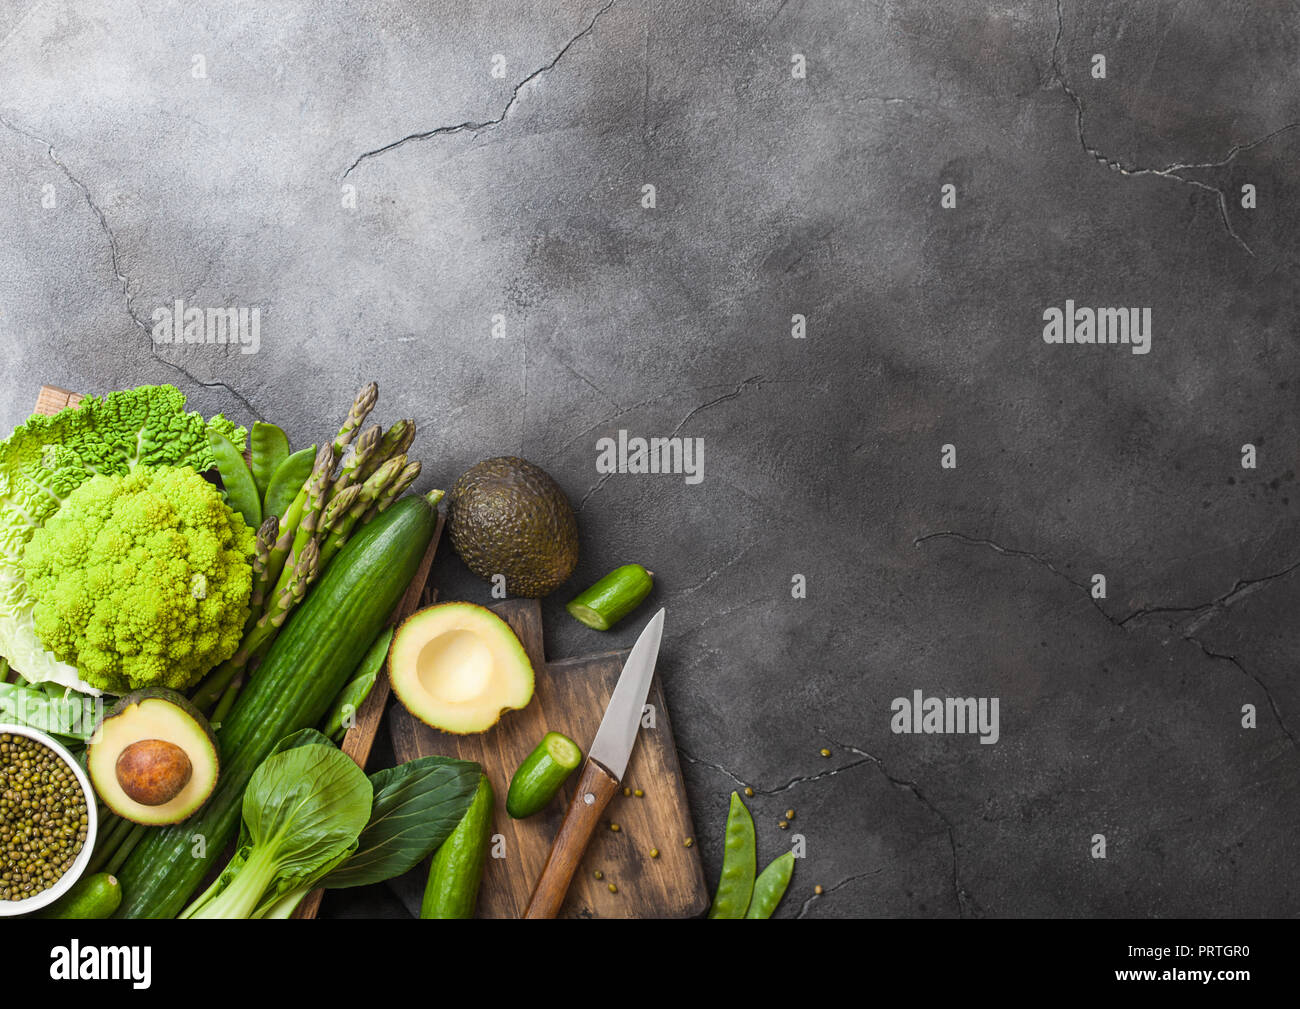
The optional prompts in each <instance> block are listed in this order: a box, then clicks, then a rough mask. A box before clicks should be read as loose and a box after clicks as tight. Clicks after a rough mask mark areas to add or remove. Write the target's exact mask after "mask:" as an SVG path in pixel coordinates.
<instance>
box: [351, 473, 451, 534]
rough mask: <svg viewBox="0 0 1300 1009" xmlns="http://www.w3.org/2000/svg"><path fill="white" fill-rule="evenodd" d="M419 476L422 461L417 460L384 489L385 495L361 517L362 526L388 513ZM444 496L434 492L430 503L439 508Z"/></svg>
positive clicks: (440, 492) (439, 492) (430, 497)
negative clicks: (377, 516) (391, 506)
mask: <svg viewBox="0 0 1300 1009" xmlns="http://www.w3.org/2000/svg"><path fill="white" fill-rule="evenodd" d="M419 475H420V461H419V460H418V459H417V460H416V461H415V462H413V463H411V464H410V465H409V466H407V467H406V468H405V469H404V470H402V472H401V473H400V474H399V475H398V477H397V479H396V480H394V481H393V482H392V484H390V485H389V486H388V487H386V488H385V489H384V492H383V494H381V495H380V496H379V498H378V500H376V501H375V503H374V504H372V505H371V506H370V508H369V509H367V511H366V513H365V514H364V515H363V516H361V522H362V524H363V525H364V524H366V523H368V522H369V521H370V520H371V519H373V518H374V517H375V516H376V515H380V514H382V513H383V512H386V511H387V510H388V508H389V506H390V505H391V504H392V503H393V502H394V501H396V500H397V499H398V498H399V497H401V496H402V495H403V494H405V493H406V491H407V488H409V487H410V486H411V484H413V483H415V481H416V478H417V477H418V476H419ZM442 494H443V492H442V491H440V490H438V491H433V492H432V493H431V494H430V495H429V501H430V503H431V504H433V505H434V507H437V505H438V502H439V501H441V500H442ZM433 495H437V496H436V497H434V496H433Z"/></svg>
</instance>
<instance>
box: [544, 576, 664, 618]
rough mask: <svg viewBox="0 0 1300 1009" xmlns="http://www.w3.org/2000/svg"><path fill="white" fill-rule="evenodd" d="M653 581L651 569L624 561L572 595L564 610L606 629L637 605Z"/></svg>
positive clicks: (650, 587)
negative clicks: (575, 594) (618, 566)
mask: <svg viewBox="0 0 1300 1009" xmlns="http://www.w3.org/2000/svg"><path fill="white" fill-rule="evenodd" d="M654 584H655V578H654V573H653V572H650V571H647V570H646V569H645V568H643V567H642V566H641V565H640V564H624V565H623V566H622V567H621V568H615V569H614V570H613V571H611V572H610V573H609V574H607V575H606V576H605V577H604V578H602V579H601V580H600V581H598V582H597V583H596V584H595V585H593V586H592V587H591V588H589V589H587V591H585V592H582V593H579V594H578V595H577V596H575V597H574V599H573V601H572V602H571V603H569V605H568V606H566V607H565V609H567V610H568V611H569V613H570V615H571V616H572V617H573V618H574V619H575V620H578V621H580V622H582V623H584V624H586V625H587V626H588V627H591V628H593V629H595V630H597V631H607V630H609V629H610V628H611V627H613V626H614V625H615V624H616V623H618V622H619V621H620V620H622V619H623V618H624V617H625V616H627V615H628V614H629V613H631V612H632V611H633V610H634V609H636V608H637V607H638V606H640V605H641V600H643V599H645V597H646V596H648V595H649V594H650V590H651V589H652V588H654Z"/></svg>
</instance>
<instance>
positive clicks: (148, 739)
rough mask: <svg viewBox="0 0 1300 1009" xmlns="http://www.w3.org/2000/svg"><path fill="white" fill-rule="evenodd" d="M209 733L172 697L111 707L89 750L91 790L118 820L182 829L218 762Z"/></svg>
mask: <svg viewBox="0 0 1300 1009" xmlns="http://www.w3.org/2000/svg"><path fill="white" fill-rule="evenodd" d="M217 752H218V751H217V739H216V736H214V735H213V733H212V727H211V726H210V725H208V720H207V719H206V718H204V717H203V715H201V714H200V713H199V711H198V709H196V708H195V707H194V706H193V705H192V704H190V702H189V701H187V700H186V699H185V698H184V697H182V696H181V695H180V694H178V693H176V692H175V691H174V690H161V689H152V690H139V691H136V692H135V693H133V694H128V695H127V696H125V697H123V698H122V699H121V700H120V701H118V702H117V704H116V705H114V707H113V710H112V711H110V712H109V713H108V714H107V715H106V716H105V717H104V718H103V720H102V721H101V722H100V723H99V725H98V726H97V727H96V729H95V734H94V735H93V736H92V737H91V739H90V742H89V744H88V745H87V747H86V771H87V773H88V774H89V775H90V782H91V784H92V785H94V786H95V791H96V793H98V795H99V797H100V798H101V799H102V800H103V801H104V805H106V806H108V808H109V809H111V810H112V811H113V812H114V813H117V814H118V816H122V817H125V818H126V819H128V820H132V821H134V822H136V823H143V824H147V825H149V826H151V827H156V826H162V825H164V824H169V823H180V822H181V821H182V820H184V819H186V818H188V817H189V816H190V815H191V814H193V813H195V812H196V811H197V810H198V809H199V807H201V806H202V805H203V803H204V802H206V801H207V799H208V796H210V795H211V794H212V790H213V789H214V788H215V787H216V784H217V774H218V771H219V770H220V761H219V759H218V756H217Z"/></svg>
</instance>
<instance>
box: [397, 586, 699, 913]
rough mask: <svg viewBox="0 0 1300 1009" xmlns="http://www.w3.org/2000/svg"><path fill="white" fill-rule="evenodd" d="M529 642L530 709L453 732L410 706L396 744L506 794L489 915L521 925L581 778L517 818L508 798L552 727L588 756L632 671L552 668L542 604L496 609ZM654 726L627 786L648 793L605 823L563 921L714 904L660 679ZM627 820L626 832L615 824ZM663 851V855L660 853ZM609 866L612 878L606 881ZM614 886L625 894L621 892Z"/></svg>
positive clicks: (484, 896)
mask: <svg viewBox="0 0 1300 1009" xmlns="http://www.w3.org/2000/svg"><path fill="white" fill-rule="evenodd" d="M493 610H495V611H496V612H497V613H498V614H499V615H500V616H501V617H502V618H503V619H505V620H506V622H507V623H509V624H510V626H511V627H513V628H514V630H515V633H516V634H518V635H519V640H520V641H521V642H523V645H524V649H525V650H526V651H527V652H528V655H529V658H530V659H531V660H532V663H533V669H534V670H535V671H536V674H537V690H536V694H535V696H534V697H533V700H532V702H531V703H530V704H529V705H528V707H526V708H524V709H523V710H522V711H511V712H508V713H507V714H506V715H505V716H504V717H503V718H502V720H501V721H500V722H499V723H497V725H496V726H494V727H493V728H492V729H490V730H489V731H488V732H485V733H483V734H481V735H474V736H452V735H448V734H446V733H442V732H438V731H437V730H435V729H431V728H429V727H428V726H427V725H425V724H423V723H422V722H420V721H418V720H416V719H415V718H414V717H412V716H411V715H410V714H409V713H408V712H407V711H406V709H404V708H402V707H401V706H400V705H394V706H393V708H392V711H391V713H390V715H389V731H390V732H391V734H392V737H393V749H394V751H395V752H396V754H397V759H398V760H400V761H406V760H412V759H414V758H415V757H420V756H425V755H427V754H443V755H446V756H449V757H459V758H461V759H463V760H474V761H478V762H479V763H480V764H482V765H483V769H484V771H485V772H486V773H487V775H488V777H489V778H490V779H491V781H492V788H493V790H494V791H495V792H496V811H495V814H494V818H493V831H494V833H499V834H502V835H503V836H504V838H505V846H506V849H505V850H506V857H505V858H504V859H492V858H490V859H488V864H487V869H486V871H485V872H484V876H483V886H482V889H481V890H480V892H479V907H478V917H480V918H519V917H522V916H523V914H524V910H525V908H527V906H528V902H529V898H530V897H531V896H532V892H533V887H534V885H535V883H536V882H537V880H538V878H539V877H540V876H541V873H542V868H543V866H544V865H545V863H546V859H547V856H548V855H549V853H550V850H551V842H552V840H553V839H554V837H555V835H556V832H557V831H558V830H559V827H560V823H561V821H562V820H563V819H564V813H565V810H566V809H567V808H568V805H569V802H570V800H571V799H572V797H573V795H574V793H575V791H576V788H575V780H576V777H577V776H576V775H575V776H574V777H573V778H570V780H569V781H568V782H566V783H565V786H564V788H563V789H561V791H560V795H559V796H558V797H557V798H556V800H555V801H554V802H552V803H551V805H550V806H549V807H547V808H546V809H545V810H543V811H542V812H540V813H538V814H537V815H536V816H531V817H529V818H528V819H526V820H512V819H511V818H510V817H509V816H508V815H507V813H506V811H505V799H506V792H507V790H508V788H509V785H510V778H511V776H512V775H513V774H514V771H515V768H516V767H518V766H519V763H520V762H521V761H522V760H523V759H524V757H526V756H527V755H528V754H529V752H531V751H532V749H533V747H535V746H536V745H537V743H538V741H539V740H540V739H541V738H542V736H543V735H545V734H546V733H547V732H548V731H554V732H563V733H564V734H565V735H566V736H569V737H570V738H571V739H573V740H574V742H576V743H577V744H578V745H579V746H580V747H582V749H583V752H584V753H585V752H586V750H587V748H588V747H589V746H590V745H591V741H592V740H593V739H594V738H595V736H596V730H597V728H599V726H600V720H601V718H602V716H603V715H604V713H605V706H606V704H608V703H609V698H610V695H611V694H612V693H613V692H614V684H615V683H616V682H617V681H618V676H619V673H621V672H622V670H623V661H624V659H626V658H627V652H625V651H624V652H607V653H605V654H603V655H593V656H589V657H586V658H576V659H565V660H562V661H559V662H550V663H548V662H546V660H545V656H544V654H543V649H542V616H541V606H540V604H539V603H538V602H537V601H536V600H529V599H512V600H507V601H505V602H503V603H499V604H497V605H496V606H494V607H493ZM647 701H648V703H649V704H651V705H653V706H654V711H655V727H654V728H653V729H650V728H642V729H641V732H640V735H639V738H638V740H637V745H636V748H635V749H634V750H633V751H632V759H631V761H630V763H629V764H628V769H627V774H626V775H625V776H624V779H623V786H624V787H626V788H628V789H637V788H640V789H642V790H644V792H645V796H644V798H637V797H635V796H625V795H623V793H622V789H620V790H619V793H618V795H616V796H615V798H614V801H613V802H612V803H610V805H609V808H608V809H607V810H606V812H605V815H604V816H603V817H602V818H601V822H600V824H598V826H597V829H596V833H595V836H594V838H593V839H592V841H591V844H590V845H589V846H588V848H587V851H586V855H585V856H584V858H583V860H582V863H581V865H580V866H579V868H578V872H577V875H576V876H575V878H574V880H573V882H572V884H571V885H570V887H569V891H568V897H567V898H566V900H565V902H564V905H563V907H562V908H561V909H560V915H559V916H560V917H562V918H663V917H692V916H697V915H701V914H703V913H704V912H705V911H706V910H707V909H708V905H709V895H708V891H707V888H706V885H705V880H704V872H703V869H702V868H701V865H700V858H699V851H698V849H697V848H696V847H695V846H694V845H692V846H691V847H689V848H688V847H685V846H684V845H683V841H684V840H685V839H686V838H687V837H692V838H693V836H694V827H693V826H692V824H691V815H690V809H689V807H688V806H687V802H686V788H685V785H684V784H683V782H682V776H681V768H680V766H679V765H678V761H677V750H676V746H675V745H674V743H673V734H672V725H671V724H670V722H669V719H668V709H667V707H666V706H665V705H664V698H663V692H662V691H661V689H660V687H659V680H658V677H656V678H655V680H654V682H653V683H652V684H651V686H650V694H649V697H648V699H647ZM611 823H617V824H618V825H619V828H620V829H619V830H618V831H617V832H615V831H612V830H610V829H609V827H610V824H611ZM652 848H657V849H658V850H659V857H658V858H653V859H652V858H651V857H650V850H651V849H652ZM597 870H599V871H600V872H601V873H602V874H603V877H604V878H603V879H599V880H597V879H596V878H595V876H594V873H595V872H596V871H597ZM610 883H613V884H614V885H615V886H616V887H617V888H618V892H617V893H610V892H609V889H608V884H610Z"/></svg>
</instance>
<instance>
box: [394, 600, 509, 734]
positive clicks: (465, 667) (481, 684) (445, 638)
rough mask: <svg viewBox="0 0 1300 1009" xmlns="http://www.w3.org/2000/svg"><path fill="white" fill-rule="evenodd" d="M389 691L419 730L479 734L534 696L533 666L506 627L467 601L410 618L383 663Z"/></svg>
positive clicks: (498, 619)
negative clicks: (423, 727) (417, 722)
mask: <svg viewBox="0 0 1300 1009" xmlns="http://www.w3.org/2000/svg"><path fill="white" fill-rule="evenodd" d="M388 663H389V665H388V672H389V677H390V678H391V680H392V684H393V693H395V694H396V695H397V698H398V700H400V701H401V702H402V704H403V705H405V707H406V710H407V711H409V712H410V713H411V714H412V715H414V716H415V717H416V718H418V719H420V721H422V722H424V723H425V724H426V725H431V726H433V727H434V728H435V729H441V730H442V731H443V732H452V733H456V734H457V735H468V734H470V733H475V732H486V731H487V730H488V729H490V728H491V727H492V726H493V725H495V724H496V723H497V721H498V719H500V717H501V715H502V713H503V712H506V711H510V710H512V709H516V708H522V707H524V706H525V705H526V704H528V702H529V701H531V700H532V699H533V666H532V663H531V662H530V661H529V660H528V653H527V652H525V651H524V646H523V645H522V644H520V642H519V638H518V637H516V636H515V632H514V631H512V630H511V629H510V625H509V624H507V623H506V622H505V621H504V620H502V619H501V618H500V617H498V616H497V615H496V614H495V613H493V612H492V611H491V610H489V609H485V608H484V607H482V606H477V605H475V604H474V603H439V604H438V605H437V606H430V607H429V608H428V609H423V610H420V611H419V612H418V613H415V614H413V615H412V616H411V617H409V618H408V619H407V620H406V622H405V623H403V624H402V626H401V627H399V628H398V629H397V634H396V635H395V636H394V637H393V649H392V651H391V652H390V653H389V659H388Z"/></svg>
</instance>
